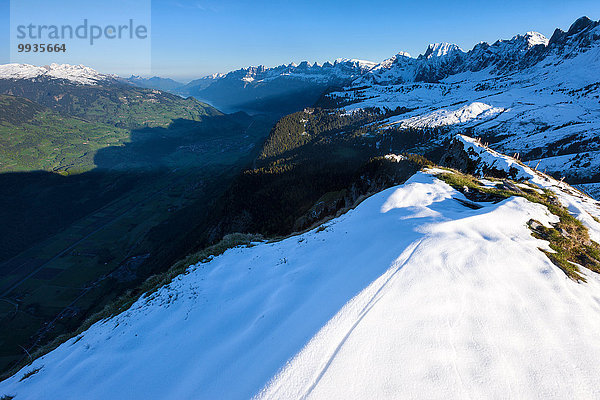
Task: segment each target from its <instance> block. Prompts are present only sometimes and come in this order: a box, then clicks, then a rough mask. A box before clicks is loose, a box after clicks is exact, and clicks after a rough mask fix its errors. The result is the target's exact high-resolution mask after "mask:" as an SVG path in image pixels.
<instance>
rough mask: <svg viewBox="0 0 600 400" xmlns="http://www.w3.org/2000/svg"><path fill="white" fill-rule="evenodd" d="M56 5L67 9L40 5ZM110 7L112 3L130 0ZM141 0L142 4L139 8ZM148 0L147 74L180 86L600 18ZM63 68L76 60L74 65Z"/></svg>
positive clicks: (548, 30) (467, 5) (593, 11)
mask: <svg viewBox="0 0 600 400" xmlns="http://www.w3.org/2000/svg"><path fill="white" fill-rule="evenodd" d="M13 1H22V0H13ZM28 1H36V0H28ZM61 1H64V2H67V0H55V1H53V2H47V1H44V2H43V3H53V4H58V3H60V2H61ZM113 1H115V4H117V5H118V4H122V3H131V2H135V1H136V0H119V1H118V2H116V0H113ZM148 1H150V0H145V1H144V0H140V2H141V4H147V3H148ZM40 2H41V0H40ZM69 2H72V0H70V1H69ZM109 2H110V1H109ZM82 3H83V2H82ZM86 3H88V4H89V2H86ZM151 3H152V5H151V11H152V23H151V72H150V73H151V74H153V75H160V76H166V77H173V78H176V79H180V80H189V79H192V78H195V77H199V76H203V75H206V74H209V73H213V72H227V71H230V70H233V69H237V68H240V67H244V66H248V65H258V64H263V65H267V66H274V65H279V64H283V63H289V62H292V61H294V62H300V61H303V60H308V61H311V62H314V61H317V62H323V61H326V60H333V59H335V58H338V57H348V58H360V59H367V60H372V61H381V60H383V59H385V58H388V57H390V56H392V55H394V54H395V53H397V52H398V51H401V50H402V51H408V52H409V53H411V54H412V55H413V56H417V55H418V54H420V53H422V52H423V51H424V50H425V48H426V46H427V44H428V43H434V42H441V41H447V42H452V43H456V44H458V45H459V46H461V47H462V48H463V49H465V50H467V49H470V48H471V47H472V46H473V45H474V44H476V43H478V42H480V41H488V42H493V41H495V40H496V39H500V38H504V39H507V38H510V37H512V36H514V35H515V34H517V33H524V32H526V31H530V30H534V31H538V32H541V33H543V34H544V35H546V36H548V37H549V36H550V35H551V34H552V32H553V31H554V29H555V28H556V27H560V28H562V29H567V28H568V27H569V25H570V24H571V23H572V22H573V21H574V20H575V19H577V18H578V17H580V16H582V15H587V16H589V17H590V18H592V19H595V20H597V19H600V1H598V0H593V1H588V0H579V1H564V0H562V1H555V0H543V1H542V0H539V1H538V0H529V1H526V0H521V1H516V0H503V1H495V0H490V1H461V2H453V1H448V0H446V1H438V0H420V1H415V0H411V1H383V0H368V1H367V0H363V1H354V0H348V1H340V0H335V1H326V0H321V1H312V0H309V1H302V2H300V1H286V0H278V1H271V0H255V1H240V0H220V1H214V0H191V1H186V0H152V2H151ZM98 5H104V6H105V8H104V9H106V10H109V9H112V10H113V12H114V10H115V9H114V8H113V7H108V6H106V5H107V1H106V0H104V1H103V2H102V3H100V2H99V3H98ZM0 7H2V8H3V12H2V13H1V14H0V15H2V17H1V18H2V20H0V26H1V27H2V28H1V29H2V32H0V35H2V36H0V58H2V59H0V61H1V62H8V59H9V41H8V29H9V28H7V27H8V22H9V18H8V1H7V0H0ZM117 9H118V6H117ZM55 10H56V13H57V14H56V15H57V17H58V15H60V16H61V18H62V17H64V16H65V15H69V16H71V17H77V16H78V14H77V13H78V10H77V7H76V6H75V7H73V6H70V7H60V6H56V7H55ZM81 17H83V16H81ZM97 53H98V54H96V56H97V57H96V58H95V59H93V61H92V62H91V63H92V65H91V66H92V67H94V68H97V69H99V70H101V71H102V72H118V73H124V72H123V71H115V68H116V66H115V60H111V55H110V54H104V53H101V52H97ZM73 57H74V58H76V57H75V55H74V56H73ZM62 61H64V62H69V63H80V61H78V60H77V59H68V60H61V62H62Z"/></svg>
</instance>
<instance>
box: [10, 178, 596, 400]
mask: <svg viewBox="0 0 600 400" xmlns="http://www.w3.org/2000/svg"><path fill="white" fill-rule="evenodd" d="M435 173H436V171H435V170H432V171H430V172H423V173H418V174H416V175H415V176H413V177H412V178H411V179H410V180H409V181H407V182H406V183H405V184H404V185H400V186H397V187H393V188H391V189H388V190H386V191H383V192H381V193H379V194H377V195H375V196H372V197H370V198H369V199H367V200H365V201H364V202H363V203H361V204H360V205H359V206H358V207H357V208H356V209H354V210H352V211H350V212H348V213H347V214H345V215H343V216H341V217H339V218H337V219H335V220H333V221H331V222H329V223H328V224H327V227H326V229H324V230H321V229H316V230H312V231H310V232H308V233H305V234H302V235H299V236H294V237H290V238H288V239H285V240H282V241H280V242H275V243H260V244H257V245H256V246H254V247H250V248H236V249H232V250H229V251H227V252H226V253H225V254H223V255H221V256H218V257H216V258H214V259H213V260H211V261H210V262H207V263H200V264H198V265H195V266H193V267H191V268H190V269H189V271H188V273H187V274H185V275H182V276H180V277H178V278H176V279H175V280H174V282H173V283H171V284H170V285H168V286H167V287H164V288H162V289H160V290H159V291H158V292H156V293H154V294H152V295H150V296H147V297H144V298H142V299H141V300H139V301H138V302H137V303H136V304H134V306H133V307H132V308H131V309H130V310H128V311H126V312H124V313H123V314H121V315H119V316H117V317H115V318H112V319H110V320H107V321H104V322H101V323H97V324H95V325H94V326H92V327H91V328H90V329H89V330H88V331H87V332H85V333H84V334H82V335H80V336H79V337H77V338H74V339H71V340H69V341H68V342H66V343H65V344H63V345H62V346H60V347H59V348H58V349H56V350H55V351H53V352H51V353H49V354H48V355H46V356H44V357H43V358H41V359H38V360H36V361H35V362H34V363H33V364H32V365H30V366H28V367H26V368H24V369H23V370H21V371H20V372H19V373H17V374H16V375H15V376H13V377H12V378H10V379H8V380H6V381H4V382H2V383H0V395H3V394H7V395H12V396H16V397H15V399H16V400H20V399H53V398H56V397H57V396H58V397H60V398H62V399H81V398H86V399H106V398H123V399H125V398H126V399H136V398H139V399H148V398H161V399H215V398H228V399H247V398H250V397H252V396H257V397H258V398H266V399H267V398H268V399H297V398H319V399H322V398H332V399H333V398H382V399H383V398H390V399H396V398H399V397H400V398H430V399H436V398H439V399H442V398H443V399H453V398H455V399H464V398H505V397H513V398H545V399H547V398H556V399H563V398H580V399H592V398H598V397H599V396H600V385H599V379H600V378H598V377H599V376H600V364H598V362H597V360H598V359H600V336H598V334H597V332H598V331H599V330H600V279H599V278H598V276H597V275H595V274H593V273H591V272H589V273H586V274H587V283H580V284H578V283H575V282H574V281H572V280H570V279H568V278H567V277H566V276H565V275H564V273H563V272H562V271H560V270H559V269H558V268H557V267H555V266H554V264H552V263H551V262H550V261H549V260H548V258H547V257H546V256H545V254H544V253H543V252H541V251H540V250H539V249H540V248H542V249H547V248H548V247H547V243H546V242H543V241H541V240H538V239H535V238H533V237H532V235H531V232H530V231H529V230H528V228H527V226H526V223H527V221H529V220H530V219H536V220H538V221H540V222H542V223H544V224H549V223H550V222H553V221H556V217H555V216H553V215H551V214H549V213H548V211H547V210H546V209H545V208H544V207H543V206H541V205H539V204H533V203H529V202H527V201H526V200H525V199H523V198H511V199H508V200H505V201H503V202H501V203H498V204H492V203H481V206H482V208H481V209H478V210H473V209H471V208H468V207H465V206H464V205H463V204H461V203H460V202H459V201H456V200H455V199H463V200H464V197H463V195H462V194H461V193H459V192H457V191H455V190H454V189H452V188H451V187H450V186H448V185H447V184H445V183H443V182H442V181H440V180H438V179H437V178H435V176H434V175H435ZM584 273H585V272H584ZM38 368H39V371H37V372H35V373H33V374H31V375H30V376H28V377H26V378H24V379H23V380H21V378H23V376H24V375H25V374H26V373H27V372H30V371H36V370H37V369H38Z"/></svg>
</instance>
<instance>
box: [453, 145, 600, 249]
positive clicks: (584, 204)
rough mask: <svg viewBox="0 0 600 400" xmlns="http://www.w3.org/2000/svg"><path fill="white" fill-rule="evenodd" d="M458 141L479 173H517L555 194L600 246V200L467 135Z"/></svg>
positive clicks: (515, 175)
mask: <svg viewBox="0 0 600 400" xmlns="http://www.w3.org/2000/svg"><path fill="white" fill-rule="evenodd" d="M456 140H457V141H458V142H459V143H461V144H462V145H463V148H464V150H465V152H466V154H467V155H469V157H470V158H471V159H472V160H474V161H475V162H476V163H477V165H478V166H479V169H480V171H482V170H485V169H489V168H495V169H498V170H501V171H505V172H507V173H510V172H513V171H514V177H515V178H516V179H520V180H527V181H530V182H531V183H534V184H536V185H538V186H539V187H540V188H544V189H549V190H551V191H553V192H554V193H555V194H556V195H557V197H558V199H559V201H560V202H561V204H562V205H563V206H564V207H565V208H567V209H568V210H569V212H570V213H571V214H572V215H573V216H575V217H576V218H577V219H578V220H580V221H581V222H582V223H583V224H584V225H585V226H586V228H588V231H589V234H590V238H591V239H592V240H594V241H595V242H596V243H600V222H598V219H600V201H597V200H595V199H593V198H591V197H589V196H588V195H586V194H584V193H582V192H580V191H578V190H576V189H575V188H573V187H571V186H570V185H568V184H566V183H564V182H562V181H558V180H556V179H554V178H552V177H550V176H548V175H546V174H543V173H541V172H540V171H538V170H536V169H535V167H537V165H536V166H535V167H533V168H532V167H529V166H527V165H524V164H523V163H520V162H518V161H517V160H515V159H514V158H512V157H508V156H506V155H504V154H500V153H498V152H496V151H494V150H492V149H490V148H487V147H485V146H483V145H482V144H481V142H480V141H478V140H476V139H473V138H470V137H468V136H464V135H457V136H456Z"/></svg>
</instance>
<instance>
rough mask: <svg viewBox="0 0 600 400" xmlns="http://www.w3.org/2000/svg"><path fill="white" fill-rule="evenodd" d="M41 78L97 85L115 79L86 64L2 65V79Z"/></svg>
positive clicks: (0, 76) (0, 71) (0, 74)
mask: <svg viewBox="0 0 600 400" xmlns="http://www.w3.org/2000/svg"><path fill="white" fill-rule="evenodd" d="M40 78H47V79H64V80H67V81H70V82H73V83H77V84H82V85H95V84H97V83H98V82H100V81H105V80H113V79H115V78H116V77H115V76H114V75H106V74H101V73H99V72H98V71H96V70H94V69H92V68H90V67H86V66H84V65H69V64H55V63H53V64H50V65H45V66H42V67H37V66H35V65H29V64H3V65H0V79H15V80H16V79H27V80H36V79H40Z"/></svg>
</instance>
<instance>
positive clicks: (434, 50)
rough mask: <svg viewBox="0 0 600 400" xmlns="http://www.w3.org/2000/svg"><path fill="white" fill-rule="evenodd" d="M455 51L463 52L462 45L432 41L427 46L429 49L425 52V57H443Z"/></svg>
mask: <svg viewBox="0 0 600 400" xmlns="http://www.w3.org/2000/svg"><path fill="white" fill-rule="evenodd" d="M455 52H461V53H462V52H463V51H462V49H461V48H460V47H458V46H457V45H455V44H452V43H432V44H430V45H429V46H427V50H425V54H423V57H425V58H434V57H443V56H447V55H449V54H452V53H455Z"/></svg>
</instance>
